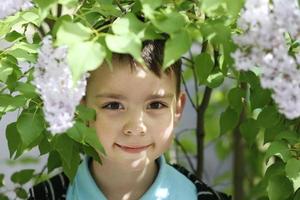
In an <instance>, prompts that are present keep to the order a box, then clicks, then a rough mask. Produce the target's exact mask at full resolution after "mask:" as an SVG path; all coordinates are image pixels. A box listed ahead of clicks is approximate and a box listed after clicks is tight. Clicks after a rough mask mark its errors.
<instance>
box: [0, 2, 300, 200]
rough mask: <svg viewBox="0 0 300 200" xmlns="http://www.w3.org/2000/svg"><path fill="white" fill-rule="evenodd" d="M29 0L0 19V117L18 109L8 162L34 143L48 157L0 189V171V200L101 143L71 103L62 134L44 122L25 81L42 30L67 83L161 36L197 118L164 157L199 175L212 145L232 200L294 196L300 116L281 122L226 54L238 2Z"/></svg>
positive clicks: (88, 114)
mask: <svg viewBox="0 0 300 200" xmlns="http://www.w3.org/2000/svg"><path fill="white" fill-rule="evenodd" d="M32 3H33V4H34V6H33V7H32V8H30V9H29V10H25V11H22V12H18V13H16V14H14V15H12V16H9V17H7V18H5V19H2V20H0V38H2V40H3V41H6V42H8V43H7V46H6V47H4V48H2V49H0V87H1V88H0V92H1V94H0V117H3V116H4V115H5V114H6V113H8V112H12V111H18V119H17V121H16V122H13V123H11V124H9V125H8V126H7V128H6V138H7V144H8V148H9V152H10V159H11V160H17V161H15V162H18V160H19V159H18V158H20V156H21V155H22V154H24V153H25V152H26V151H29V150H31V149H33V148H34V147H38V150H39V152H40V154H41V155H47V157H48V158H47V160H48V161H47V163H46V166H45V167H44V168H43V169H42V170H41V171H37V170H32V169H24V170H21V171H18V172H16V173H14V174H13V175H12V176H11V181H12V182H13V183H15V187H14V188H13V189H7V188H6V187H5V184H4V183H3V180H4V177H5V174H1V172H0V199H1V200H4V199H8V196H7V194H8V191H10V192H14V193H15V195H16V198H23V199H26V198H27V193H26V189H24V188H26V187H25V185H26V184H29V183H30V184H32V183H36V182H39V181H42V180H45V179H46V178H47V177H48V175H49V174H50V173H51V172H53V170H55V169H57V168H60V167H62V168H63V170H64V172H65V173H66V174H67V175H68V176H69V178H70V179H72V177H73V176H74V174H75V172H76V169H77V167H78V164H79V162H80V154H81V153H85V154H87V155H90V156H92V157H93V158H94V159H99V158H98V156H97V154H96V150H98V151H102V146H101V145H100V144H99V143H97V142H95V137H96V135H95V132H94V130H92V129H90V128H88V127H86V126H85V123H86V122H87V121H88V120H91V119H93V118H94V117H95V113H94V112H93V110H90V109H88V108H85V107H82V106H79V107H77V112H76V117H75V121H76V123H75V125H74V127H73V128H71V129H69V130H68V131H66V133H64V134H57V135H53V134H51V133H50V132H49V131H48V130H47V127H48V124H47V122H46V121H45V119H44V114H43V112H42V106H43V102H42V100H41V98H40V96H39V95H38V94H37V92H36V90H35V86H34V84H32V82H31V81H32V80H33V71H34V65H35V63H36V62H37V57H38V51H39V47H40V45H41V40H42V39H43V38H44V37H45V36H46V35H51V36H52V37H53V41H54V44H55V46H60V45H65V46H67V47H68V58H67V59H68V62H69V65H70V67H71V70H72V75H73V80H74V82H76V81H77V80H78V79H79V78H80V77H81V76H82V74H83V73H85V72H88V71H90V70H93V69H95V68H97V67H98V66H99V65H100V64H101V63H102V62H110V60H111V54H112V52H118V53H128V54H130V55H132V56H133V57H134V58H135V59H136V60H137V61H140V62H141V63H142V59H141V56H140V50H141V46H142V42H143V41H145V40H149V39H158V38H165V39H167V42H166V46H165V53H164V62H163V67H164V68H167V67H168V66H169V65H170V64H172V63H174V62H175V61H176V60H177V59H178V58H180V57H181V58H182V60H183V63H184V71H183V75H182V77H183V80H184V84H183V85H184V86H183V87H184V88H185V89H186V92H187V94H188V97H189V101H190V103H191V106H192V108H193V109H194V112H195V116H196V120H195V122H196V123H195V125H194V127H192V128H190V129H185V130H182V131H180V132H178V133H177V134H176V138H175V142H174V147H173V148H172V149H171V152H169V153H168V155H167V156H168V158H169V159H170V160H173V161H174V160H175V161H177V162H179V163H180V164H182V165H184V166H186V167H188V168H189V169H190V170H191V171H193V172H194V173H195V174H196V175H197V176H198V177H199V178H202V177H203V166H204V162H205V160H207V159H209V158H206V157H205V156H206V154H204V150H205V147H207V146H209V145H212V146H213V147H214V148H215V152H216V155H217V157H218V159H219V160H220V161H223V160H226V159H228V158H230V160H232V169H229V170H228V171H227V172H225V173H223V174H221V175H220V176H218V177H215V180H214V181H213V185H214V186H218V185H222V183H224V182H226V181H228V180H229V181H230V183H232V184H231V185H229V186H228V187H226V188H224V191H225V192H227V193H229V194H232V195H233V197H234V199H236V200H244V199H249V200H250V199H255V200H267V199H270V200H299V199H300V189H299V187H300V160H299V159H300V140H299V127H300V121H299V118H297V119H295V120H288V119H286V118H285V117H284V116H283V115H282V114H280V113H279V112H278V108H277V106H276V104H275V103H274V101H273V100H272V98H271V91H269V90H266V89H263V88H262V87H261V86H260V81H259V73H258V72H257V70H255V68H254V70H253V71H247V72H242V71H237V70H236V69H235V67H234V61H233V59H232V58H231V53H233V52H234V51H235V50H236V48H237V46H236V45H235V44H234V43H233V41H232V35H233V34H242V33H241V30H239V28H238V27H237V25H236V20H237V18H238V16H239V13H240V11H241V9H242V8H243V5H244V3H245V2H244V1H242V0H189V1H183V0H155V1H150V0H137V1H134V0H131V1H129V0H114V1H113V0H47V1H44V0H34V1H33V2H32ZM192 47H195V48H192ZM24 65H25V67H22V66H24ZM188 83H189V84H190V85H191V86H190V87H187V84H188ZM3 134H4V133H3ZM174 152H175V153H174ZM11 162H13V161H11ZM19 162H25V163H26V162H33V163H35V162H38V161H37V160H36V159H32V158H28V159H27V160H26V159H25V160H21V161H19Z"/></svg>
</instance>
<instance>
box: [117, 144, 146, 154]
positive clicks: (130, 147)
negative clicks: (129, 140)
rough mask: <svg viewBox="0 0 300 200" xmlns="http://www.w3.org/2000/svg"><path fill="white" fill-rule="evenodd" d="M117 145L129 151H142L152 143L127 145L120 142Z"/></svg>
mask: <svg viewBox="0 0 300 200" xmlns="http://www.w3.org/2000/svg"><path fill="white" fill-rule="evenodd" d="M116 146H117V147H119V148H120V149H122V150H123V151H126V152H128V153H140V152H142V151H144V150H146V149H147V148H148V147H150V146H151V144H149V145H146V146H126V145H120V144H117V143H116Z"/></svg>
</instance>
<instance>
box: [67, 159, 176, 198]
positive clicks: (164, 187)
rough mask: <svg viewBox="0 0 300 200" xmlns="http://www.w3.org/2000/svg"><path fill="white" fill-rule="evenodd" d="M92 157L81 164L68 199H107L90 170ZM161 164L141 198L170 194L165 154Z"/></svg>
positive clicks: (69, 190)
mask: <svg viewBox="0 0 300 200" xmlns="http://www.w3.org/2000/svg"><path fill="white" fill-rule="evenodd" d="M90 159H91V158H89V157H86V158H85V159H84V160H83V162H82V163H81V164H80V165H79V168H78V171H77V173H76V176H75V178H74V181H73V183H72V184H70V186H69V188H68V192H67V200H74V199H79V200H81V199H89V200H96V199H97V200H99V199H101V200H105V199H106V197H105V196H104V194H103V193H102V191H101V190H100V189H99V188H98V186H97V184H96V183H95V181H94V179H93V177H92V175H91V173H90V170H89V161H90ZM157 163H158V166H159V170H158V174H157V177H156V178H155V181H154V183H153V184H152V185H151V186H150V188H149V189H148V190H147V192H146V193H145V194H144V195H143V196H142V197H141V200H152V199H164V198H166V196H168V195H169V193H170V191H169V188H168V184H169V183H168V179H167V178H166V176H167V174H168V173H167V166H168V165H167V163H166V160H165V158H164V157H163V156H160V157H159V158H158V159H157Z"/></svg>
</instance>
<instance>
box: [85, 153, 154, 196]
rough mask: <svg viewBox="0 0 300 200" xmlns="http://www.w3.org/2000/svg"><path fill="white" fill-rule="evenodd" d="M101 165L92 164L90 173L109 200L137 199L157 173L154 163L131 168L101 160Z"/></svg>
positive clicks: (145, 162)
mask: <svg viewBox="0 0 300 200" xmlns="http://www.w3.org/2000/svg"><path fill="white" fill-rule="evenodd" d="M101 160H102V164H99V163H97V162H96V161H93V162H92V165H91V172H92V175H93V177H94V179H95V182H96V184H97V185H98V187H99V188H100V189H101V191H102V192H103V194H104V195H105V196H106V197H107V198H108V199H110V200H112V199H122V200H129V199H130V200H131V199H139V198H140V197H141V196H142V195H143V194H144V193H145V192H146V191H147V190H148V188H149V187H150V186H151V185H152V183H153V182H154V180H155V177H156V175H157V172H158V167H157V165H156V163H155V161H153V162H150V163H147V161H146V160H145V161H144V163H141V164H140V166H138V167H132V165H131V164H127V163H116V162H114V161H111V160H108V159H106V158H101Z"/></svg>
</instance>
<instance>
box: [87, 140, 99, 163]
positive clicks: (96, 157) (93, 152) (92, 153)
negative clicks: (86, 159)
mask: <svg viewBox="0 0 300 200" xmlns="http://www.w3.org/2000/svg"><path fill="white" fill-rule="evenodd" d="M83 151H84V153H85V154H86V155H88V156H90V157H92V158H93V160H95V161H97V162H98V163H100V164H102V162H101V159H100V157H99V154H98V153H97V151H96V150H95V149H94V148H93V147H91V146H86V145H83Z"/></svg>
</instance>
